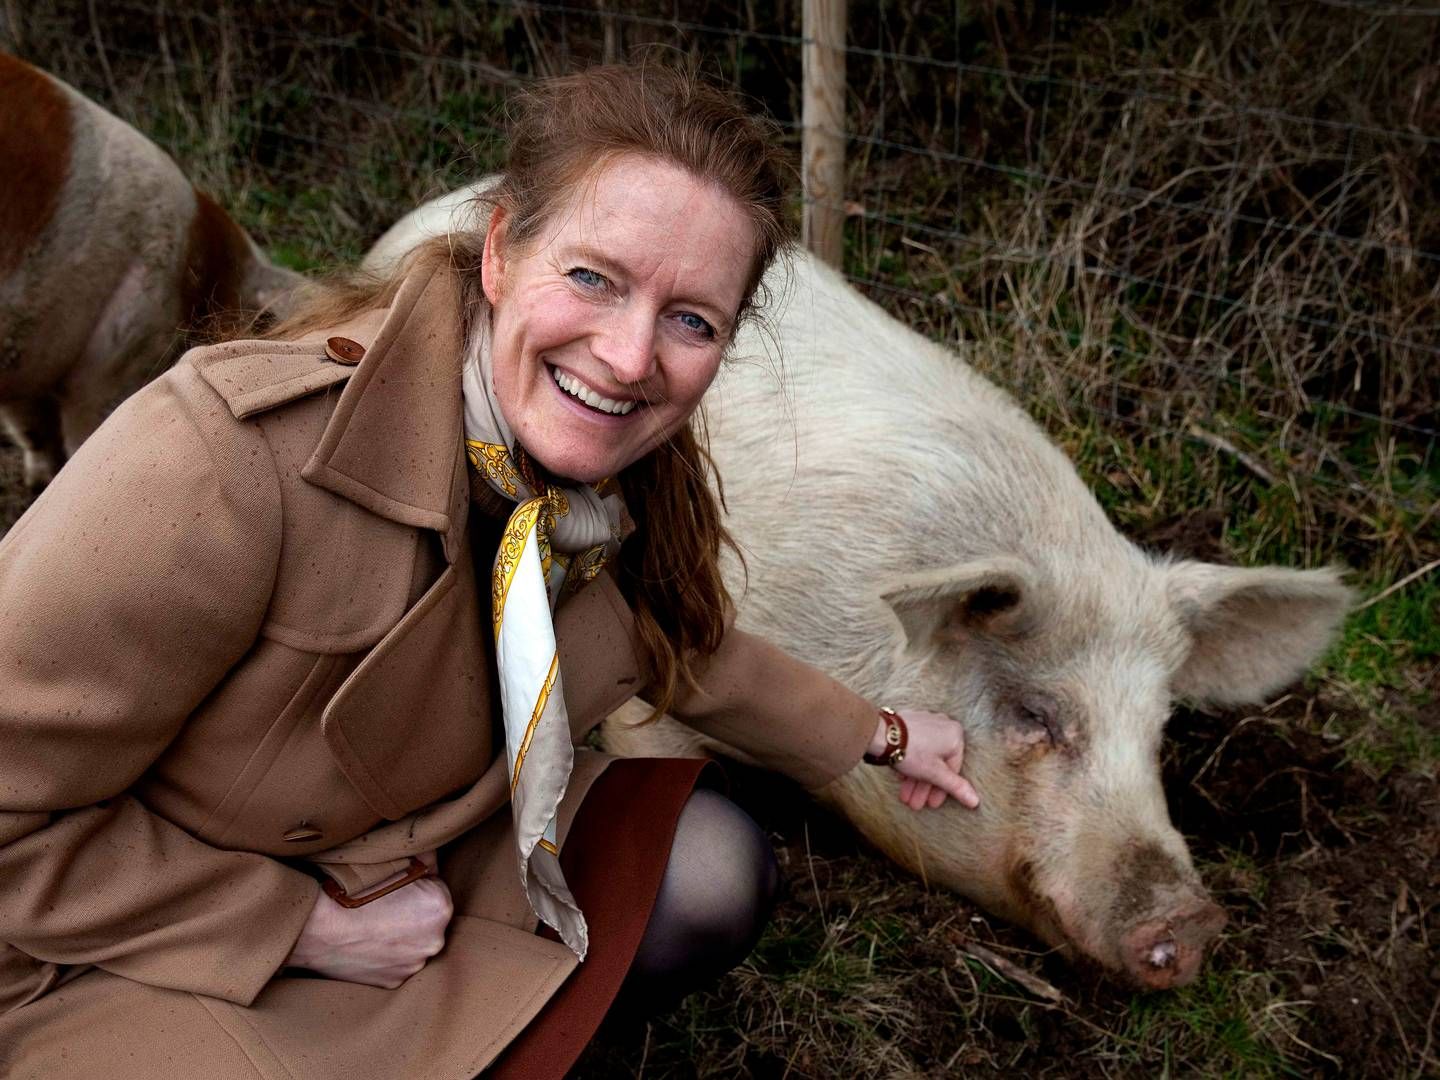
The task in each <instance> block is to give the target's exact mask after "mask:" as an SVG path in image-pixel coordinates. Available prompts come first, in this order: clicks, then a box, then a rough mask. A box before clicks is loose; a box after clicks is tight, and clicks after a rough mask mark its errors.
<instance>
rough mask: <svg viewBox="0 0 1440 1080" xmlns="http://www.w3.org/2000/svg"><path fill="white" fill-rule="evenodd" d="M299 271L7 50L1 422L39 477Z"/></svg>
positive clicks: (159, 159) (1, 57) (152, 152)
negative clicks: (223, 324) (214, 324)
mask: <svg viewBox="0 0 1440 1080" xmlns="http://www.w3.org/2000/svg"><path fill="white" fill-rule="evenodd" d="M299 280H300V278H299V275H297V274H294V273H292V272H291V271H289V270H283V269H280V268H278V267H275V266H272V265H271V264H270V263H269V262H268V261H267V260H266V259H265V257H264V256H263V255H262V254H261V253H260V251H259V249H258V248H257V247H256V246H255V244H254V242H253V241H252V240H251V239H250V237H249V236H247V235H246V234H245V232H244V230H242V229H241V228H240V227H239V226H238V225H236V224H235V222H234V221H232V220H231V219H230V217H229V216H228V215H227V214H226V213H225V211H224V210H222V209H221V208H220V207H219V206H218V205H217V204H216V203H215V201H214V200H213V199H211V198H210V197H209V196H207V195H205V194H203V193H201V192H199V191H196V190H195V188H193V187H192V186H191V184H190V182H189V181H188V180H186V179H185V177H184V175H183V174H182V173H181V172H180V169H179V168H178V167H177V166H176V164H175V162H174V161H172V160H171V159H170V158H169V157H168V156H167V155H166V154H165V153H164V151H162V150H161V149H160V148H159V147H158V146H156V145H155V144H154V143H152V142H151V141H150V140H149V139H147V138H145V136H143V135H141V134H140V132H138V131H136V130H135V129H134V128H132V127H131V126H130V125H129V124H126V123H125V122H124V121H123V120H120V119H119V118H118V117H116V116H113V115H112V114H110V113H108V112H106V111H105V110H104V109H102V108H101V107H100V106H98V105H96V104H95V103H94V102H92V101H90V100H88V99H86V98H85V97H83V96H81V95H80V94H79V93H77V92H76V91H75V90H73V89H71V88H70V87H69V86H66V85H65V84H64V83H62V82H60V81H59V80H58V79H54V78H52V77H51V76H49V75H47V74H45V73H44V72H42V71H40V70H39V69H37V68H34V67H32V66H30V65H29V64H26V63H24V62H23V61H21V60H17V59H16V58H14V57H13V56H7V55H5V54H3V53H0V422H3V423H4V425H5V427H6V428H7V429H8V431H9V433H10V435H11V436H12V437H13V438H14V439H15V441H16V442H18V443H19V444H20V447H21V449H22V450H23V451H24V454H25V480H26V482H27V483H28V484H29V485H30V486H31V487H32V488H38V487H42V486H44V485H45V484H46V483H48V482H49V480H50V479H51V477H53V476H54V475H55V473H56V471H57V470H59V468H60V466H61V465H62V464H63V463H64V461H65V458H66V457H67V456H68V455H69V454H70V453H73V452H74V450H75V449H76V447H78V446H79V445H80V443H81V442H83V441H84V440H85V438H86V437H87V436H88V435H89V434H90V433H91V432H92V431H94V430H95V428H96V427H97V426H98V425H99V423H100V421H101V420H103V419H104V418H105V415H106V413H107V412H108V411H109V409H110V408H111V407H112V406H113V405H114V404H115V403H116V402H118V401H119V400H120V399H121V398H123V397H125V396H126V395H128V394H129V393H130V392H131V391H133V390H135V389H137V388H138V387H139V386H140V385H141V384H142V383H143V382H145V381H146V380H147V379H150V378H152V377H153V376H155V375H156V374H158V373H159V372H160V371H161V370H162V369H163V368H164V367H165V366H166V365H167V364H169V363H170V362H171V361H172V360H173V359H174V358H175V356H176V355H178V353H179V352H180V350H181V348H182V347H183V345H184V344H185V341H184V338H183V333H182V332H183V331H186V330H192V329H195V328H197V327H198V326H200V325H201V324H202V323H203V321H204V320H205V319H206V318H207V317H208V316H210V315H212V314H214V313H215V312H217V311H222V310H232V309H247V310H259V309H261V308H264V307H267V306H269V305H272V304H273V303H274V302H275V301H276V300H277V299H278V298H279V297H281V296H282V295H283V294H284V293H285V292H287V291H288V290H289V289H290V288H292V287H293V286H294V285H295V284H297V283H298V282H299Z"/></svg>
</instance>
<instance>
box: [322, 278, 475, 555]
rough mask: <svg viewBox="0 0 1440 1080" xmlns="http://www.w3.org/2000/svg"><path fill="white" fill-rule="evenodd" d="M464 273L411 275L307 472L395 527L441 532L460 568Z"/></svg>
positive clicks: (464, 506)
mask: <svg viewBox="0 0 1440 1080" xmlns="http://www.w3.org/2000/svg"><path fill="white" fill-rule="evenodd" d="M461 316H462V300H461V295H460V287H459V280H458V278H457V276H456V275H455V274H454V273H453V272H451V271H450V270H448V269H446V268H443V267H441V268H435V267H431V268H422V269H417V270H415V271H412V272H411V273H410V275H409V276H407V277H406V278H405V280H404V282H403V283H402V284H401V286H400V290H399V292H397V293H396V295H395V300H394V302H393V303H392V304H391V306H390V309H389V312H388V313H387V314H386V316H385V319H384V322H383V323H382V324H381V325H380V328H379V330H378V331H377V332H376V334H375V337H374V340H373V341H372V342H371V343H370V345H369V347H368V348H367V349H366V351H365V357H364V359H363V360H361V362H360V364H359V366H357V367H356V368H355V370H354V372H353V374H351V376H350V378H349V380H348V382H347V383H346V385H345V389H344V391H343V392H342V393H341V395H340V400H339V402H338V403H337V404H336V406H335V411H334V413H333V414H332V415H331V417H330V420H329V422H328V423H327V424H326V426H325V431H324V434H323V435H322V436H321V438H320V442H319V445H318V446H316V448H315V452H314V453H313V454H312V455H311V456H310V460H309V461H308V462H306V464H305V467H304V468H303V469H302V470H301V473H300V475H301V476H302V477H304V479H305V480H307V481H309V482H310V483H312V484H314V485H315V486H316V487H320V488H324V489H325V490H327V491H331V492H334V493H335V494H336V495H340V496H343V497H344V498H346V499H349V500H350V501H352V502H354V503H357V504H359V505H360V506H363V507H364V508H365V509H367V510H369V511H371V512H372V513H375V514H378V515H380V516H381V517H384V518H388V519H389V520H391V521H397V522H400V523H402V524H406V525H413V526H417V527H419V528H424V529H434V530H435V531H437V532H439V533H440V534H441V535H442V536H443V538H444V546H445V557H446V559H447V560H448V561H450V562H454V561H455V557H456V554H457V552H458V550H459V546H460V541H461V537H462V535H463V533H464V526H465V521H466V516H467V513H468V508H469V500H470V485H469V479H468V476H467V472H468V469H467V465H466V460H465V448H464V440H463V437H462V424H461V414H462V405H461V399H460V363H461V357H462V352H463V350H464V334H463V329H462V325H461Z"/></svg>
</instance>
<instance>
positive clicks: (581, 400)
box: [546, 364, 640, 420]
mask: <svg viewBox="0 0 1440 1080" xmlns="http://www.w3.org/2000/svg"><path fill="white" fill-rule="evenodd" d="M546 368H547V369H548V370H549V372H550V376H551V378H552V379H553V380H554V382H555V388H556V389H557V390H559V391H560V392H561V393H562V394H564V395H565V396H566V397H567V398H568V399H569V400H570V401H571V402H573V403H574V404H577V405H579V406H580V407H581V408H582V409H584V410H585V415H587V416H588V415H593V416H594V417H595V418H596V419H597V420H601V419H604V420H618V419H621V418H622V417H626V416H629V415H630V414H631V413H633V412H634V411H635V409H636V407H637V406H638V405H639V404H640V402H638V401H636V400H635V399H634V398H623V397H621V398H611V397H606V396H605V395H604V394H602V393H600V392H599V391H598V390H596V389H595V388H594V387H592V386H589V385H587V384H586V383H585V381H584V380H583V379H580V378H577V377H576V376H574V375H571V374H569V373H568V372H565V371H562V370H561V369H560V368H558V367H554V366H552V365H549V364H547V365H546Z"/></svg>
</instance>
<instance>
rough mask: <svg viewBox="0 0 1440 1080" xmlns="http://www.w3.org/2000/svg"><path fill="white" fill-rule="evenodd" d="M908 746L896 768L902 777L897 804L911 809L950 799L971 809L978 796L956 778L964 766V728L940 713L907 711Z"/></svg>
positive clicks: (967, 782)
mask: <svg viewBox="0 0 1440 1080" xmlns="http://www.w3.org/2000/svg"><path fill="white" fill-rule="evenodd" d="M902 715H903V716H904V719H905V722H906V725H907V726H908V727H909V730H910V746H909V749H908V750H907V753H906V756H905V759H904V761H903V762H901V763H900V764H899V765H898V766H897V769H898V770H899V771H900V773H901V774H902V779H901V781H900V801H901V802H903V803H904V804H905V805H906V806H908V807H910V808H911V809H912V810H922V809H924V808H926V807H929V808H931V809H936V808H938V807H940V806H943V805H944V803H945V800H946V799H947V798H953V799H955V800H956V801H957V802H959V803H960V804H961V805H962V806H967V807H970V808H971V809H974V808H975V807H976V806H979V805H980V796H979V795H978V794H977V793H976V791H975V787H974V785H972V784H971V783H970V781H969V780H966V779H965V778H964V777H963V776H961V775H960V770H961V767H962V766H963V765H964V764H965V729H964V728H963V727H961V725H960V724H959V723H958V722H957V721H955V720H953V719H951V718H950V717H948V716H945V715H944V714H942V713H927V712H920V711H918V710H916V711H909V710H907V711H906V712H905V713H904V714H902Z"/></svg>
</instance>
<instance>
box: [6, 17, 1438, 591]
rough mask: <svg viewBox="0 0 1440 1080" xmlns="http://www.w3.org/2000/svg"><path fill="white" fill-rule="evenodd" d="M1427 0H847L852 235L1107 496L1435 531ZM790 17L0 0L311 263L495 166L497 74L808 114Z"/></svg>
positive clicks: (10, 25)
mask: <svg viewBox="0 0 1440 1080" xmlns="http://www.w3.org/2000/svg"><path fill="white" fill-rule="evenodd" d="M1436 16H1437V10H1436V9H1435V8H1434V7H1433V6H1427V5H1425V4H1421V3H1416V4H1405V3H1386V4H1380V3H1376V4H1370V3H1360V2H1353V3H1351V2H1341V0H1323V2H1321V0H1317V2H1310V3H1278V2H1277V3H1269V4H1265V3H1261V4H1255V3H1245V2H1242V0H1221V2H1216V3H1210V4H1200V5H1194V4H1187V5H1181V4H1179V3H1173V2H1165V0H1152V2H1149V3H1141V4H1121V3H1112V4H1108V5H1098V6H1097V5H1088V4H1079V3H1075V2H1073V0H993V2H990V3H984V4H974V3H969V2H962V0H952V2H950V3H927V2H921V0H909V2H896V0H873V2H869V3H865V4H859V3H856V4H853V5H852V6H851V9H850V16H849V20H850V30H849V44H848V47H847V50H846V61H847V68H848V96H847V132H846V136H847V146H848V162H847V181H846V194H845V199H844V201H843V207H842V208H843V210H844V213H845V214H846V217H847V230H846V247H845V270H846V272H847V274H848V275H849V276H850V277H851V279H852V280H853V281H854V282H855V283H856V284H857V286H858V287H860V288H861V289H862V290H864V291H865V292H867V293H868V294H869V295H870V296H871V297H872V298H873V299H875V300H876V301H877V302H879V303H880V304H882V305H883V306H885V307H886V308H887V309H889V310H890V311H891V312H892V313H894V314H895V315H896V316H897V317H899V318H900V319H902V320H903V321H905V322H906V323H908V324H910V325H912V326H915V327H916V328H917V329H920V330H921V331H922V332H925V333H927V334H930V335H932V336H935V337H938V338H940V339H942V340H945V341H947V342H949V343H951V344H954V345H956V346H958V347H959V348H960V349H961V350H962V352H963V353H964V355H965V357H966V359H967V360H969V361H970V362H971V363H974V364H976V365H977V366H978V367H980V368H981V369H982V370H984V371H985V372H986V373H987V374H988V375H990V376H991V377H993V378H995V379H996V380H998V381H1000V382H1001V383H1003V384H1005V385H1007V386H1009V387H1010V388H1012V389H1013V390H1015V392H1016V393H1017V394H1018V395H1019V396H1020V398H1021V399H1022V401H1024V402H1025V403H1026V405H1027V406H1028V407H1030V408H1031V410H1032V411H1033V412H1036V413H1037V414H1038V415H1040V416H1041V418H1042V420H1044V421H1045V422H1046V423H1047V424H1048V425H1049V427H1050V429H1051V431H1052V432H1053V433H1055V434H1056V435H1057V437H1059V438H1060V439H1061V440H1062V441H1063V442H1064V443H1065V444H1066V446H1067V448H1068V449H1069V450H1070V451H1071V452H1072V453H1073V454H1074V455H1075V456H1076V457H1077V459H1079V461H1080V463H1081V466H1082V468H1083V469H1085V470H1086V471H1087V475H1089V476H1090V477H1091V478H1092V480H1093V481H1094V482H1096V483H1097V485H1098V486H1099V487H1100V488H1102V489H1104V490H1102V491H1101V495H1102V499H1105V500H1106V501H1107V502H1109V503H1110V504H1111V505H1112V506H1120V505H1123V504H1132V505H1133V504H1137V502H1138V503H1142V504H1143V503H1144V502H1145V501H1147V500H1149V501H1151V502H1162V501H1163V500H1164V494H1163V493H1164V491H1165V490H1166V489H1167V487H1174V486H1175V485H1177V484H1181V483H1182V482H1191V483H1193V484H1195V485H1197V486H1200V487H1208V489H1210V490H1212V491H1213V493H1214V494H1213V498H1214V500H1215V501H1216V502H1217V503H1223V502H1225V501H1227V500H1232V501H1235V502H1236V503H1237V504H1238V505H1239V506H1240V507H1241V509H1242V510H1243V511H1244V512H1246V513H1248V514H1250V515H1251V516H1255V515H1256V513H1257V512H1261V513H1259V516H1260V517H1261V518H1262V519H1265V518H1266V515H1265V514H1264V513H1263V511H1264V510H1265V509H1266V507H1267V506H1270V505H1272V504H1280V503H1284V504H1285V505H1286V506H1287V507H1288V510H1287V511H1286V515H1288V516H1286V515H1280V514H1278V511H1277V513H1276V514H1275V515H1271V517H1270V518H1269V519H1268V520H1273V521H1276V522H1278V521H1280V520H1281V519H1282V518H1284V520H1286V521H1291V522H1293V523H1294V524H1292V525H1286V526H1283V527H1282V526H1281V525H1278V524H1277V525H1275V530H1276V535H1273V536H1266V535H1256V536H1252V537H1249V538H1247V539H1246V540H1245V545H1246V549H1247V550H1248V551H1250V552H1251V553H1253V554H1257V555H1258V554H1263V553H1264V552H1265V551H1266V550H1267V544H1270V543H1272V542H1273V543H1276V544H1286V545H1289V547H1288V549H1287V550H1289V551H1293V550H1294V549H1295V548H1296V547H1297V546H1298V547H1300V548H1302V549H1303V551H1304V553H1305V555H1306V557H1309V558H1315V559H1319V558H1324V557H1328V556H1330V555H1333V554H1337V553H1338V554H1340V555H1341V556H1342V557H1346V558H1350V559H1351V560H1352V561H1357V562H1365V561H1367V560H1369V559H1371V557H1372V555H1373V552H1374V550H1375V549H1376V547H1377V545H1378V547H1379V548H1381V549H1383V550H1384V551H1385V552H1386V559H1387V563H1386V566H1385V567H1384V568H1382V571H1383V572H1382V576H1383V573H1389V572H1392V571H1398V570H1399V569H1401V568H1403V567H1404V566H1406V565H1409V564H1414V563H1416V561H1417V560H1421V559H1422V558H1424V557H1433V556H1434V554H1435V553H1436V551H1437V549H1440V521H1437V514H1436V509H1435V508H1436V499H1437V496H1440V479H1437V477H1440V452H1437V441H1440V414H1437V404H1440V314H1437V313H1440V303H1437V301H1440V168H1437V165H1440V151H1437V147H1440V18H1437V17H1436ZM804 44H805V38H804V35H803V33H802V28H801V21H800V8H799V5H798V3H796V2H794V0H785V2H781V3H777V4H775V5H772V6H769V7H765V6H762V5H758V4H756V3H754V2H753V0H723V2H709V0H700V2H695V3H686V4H680V3H678V2H668V3H667V2H660V0H596V2H595V3H593V4H580V3H575V4H564V3H548V2H537V0H490V2H485V3H477V4H473V5H467V6H453V7H447V6H440V5H437V4H420V3H416V4H411V5H386V4H380V3H373V4H368V5H360V4H353V5H336V6H332V7H326V6H317V5H313V4H312V5H301V4H288V3H282V4H275V5H268V6H267V8H266V9H265V10H264V11H263V12H260V11H258V10H252V9H249V8H245V7H237V6H234V5H232V4H229V3H226V2H224V0H221V2H217V3H212V4H204V5H201V4H195V3H192V2H189V0H182V2H176V0H120V2H115V3H106V4H103V5H102V4H97V3H95V2H94V0H89V2H88V3H77V2H54V3H49V4H45V3H40V4H32V5H28V6H26V7H25V8H24V9H23V10H22V9H21V7H20V5H19V4H18V3H16V2H15V0H10V2H9V3H8V4H5V5H4V6H3V15H0V46H3V47H5V48H7V49H10V50H12V51H15V52H18V53H19V54H20V55H22V56H24V57H25V58H27V59H30V60H32V61H34V62H36V63H37V64H39V65H41V66H42V67H45V68H47V69H48V70H51V71H53V72H54V73H56V74H57V75H59V76H61V77H62V78H65V79H67V80H68V81H70V82H71V83H72V84H74V85H76V86H77V88H79V89H80V90H81V91H82V92H84V93H86V94H87V95H89V96H91V97H92V98H94V99H95V100H98V101H100V102H101V103H102V104H104V105H106V106H107V107H109V108H111V109H112V110H113V111H115V112H117V113H119V114H120V115H121V116H122V117H124V118H125V119H127V120H129V121H131V122H132V123H134V124H135V125H136V126H137V127H139V128H140V129H141V130H143V131H145V132H146V133H147V134H149V135H151V137H153V138H154V139H156V141H157V142H159V143H160V144H161V145H162V146H164V147H165V148H166V149H167V150H169V151H170V152H171V153H172V154H173V155H174V156H175V157H176V158H177V159H178V160H179V161H180V162H181V164H182V167H184V168H185V169H186V170H187V171H188V172H189V173H190V174H191V175H192V177H194V178H195V179H196V181H197V182H198V183H199V184H200V185H201V186H202V187H206V188H208V189H210V190H212V191H213V192H215V193H216V194H217V195H219V196H220V197H221V198H222V201H225V202H226V203H227V204H228V205H229V206H231V207H232V208H233V209H234V210H235V212H236V213H237V216H239V217H240V218H241V220H242V221H243V222H244V223H245V224H246V225H247V226H249V227H251V228H252V229H253V230H254V231H255V232H256V233H257V235H259V236H260V237H261V238H262V239H263V240H264V241H266V242H267V243H268V245H269V246H270V248H271V249H272V250H278V251H279V252H280V254H281V257H282V258H286V259H288V260H289V261H291V262H293V263H297V264H299V265H302V266H305V267H320V266H325V265H343V264H345V263H346V262H349V261H353V260H354V259H355V258H356V257H358V255H359V254H360V253H362V252H363V250H364V248H365V246H366V245H367V244H368V243H369V242H371V241H373V239H374V238H375V237H376V236H378V234H379V233H380V232H381V231H383V229H384V228H385V227H386V226H387V225H388V224H389V223H390V222H391V221H393V220H394V219H395V218H397V217H399V216H400V215H401V214H403V213H404V212H406V211H408V210H409V209H411V208H412V207H413V206H414V205H417V204H418V202H420V201H422V200H423V199H425V198H427V197H431V196H433V195H435V194H438V193H440V192H441V191H443V190H447V189H449V188H451V187H453V186H456V185H458V184H459V183H461V182H463V181H465V180H467V179H471V178H473V177H474V176H476V175H477V174H479V173H482V172H484V171H486V170H487V169H489V168H492V167H493V166H494V165H495V163H496V162H497V161H498V160H499V156H498V155H499V153H500V151H501V149H502V148H501V146H500V145H499V137H498V134H497V129H496V114H497V110H498V109H500V108H501V107H502V106H503V101H504V97H505V93H506V90H507V88H508V87H510V86H512V85H514V84H515V83H517V82H519V81H522V80H525V79H528V78H531V77H534V76H536V75H543V74H547V73H552V72H556V71H561V70H565V69H567V68H570V67H573V66H575V65H577V64H582V63H588V62H593V61H600V60H609V59H617V58H622V57H625V56H627V55H633V54H634V52H635V50H637V49H643V48H648V49H650V50H658V51H660V52H662V53H668V54H672V55H683V56H687V57H689V56H693V57H696V58H698V59H699V60H700V61H701V62H702V64H703V65H704V66H705V67H706V68H707V69H708V70H709V71H710V72H711V73H712V74H714V75H715V76H716V77H717V78H719V79H721V80H723V81H725V82H727V83H729V84H730V85H733V86H734V87H735V88H737V89H738V90H740V91H742V92H743V93H745V94H747V95H749V96H750V97H752V98H753V99H755V101H756V102H757V103H758V105H759V106H761V107H763V108H765V109H766V110H768V111H769V112H770V113H771V114H772V115H773V116H774V117H775V118H776V119H777V120H778V122H779V123H780V124H781V126H782V129H783V130H784V131H786V133H787V137H789V138H792V139H794V140H795V142H796V144H797V146H798V143H799V137H800V124H799V116H800V98H801V84H800V80H801V67H802V65H801V50H802V48H803V46H804ZM1182 450H1183V453H1182V452H1181V451H1182ZM1187 470H1188V471H1189V473H1197V472H1198V474H1199V475H1198V477H1197V476H1188V478H1187ZM1262 532H1263V530H1262ZM1362 549H1363V551H1362Z"/></svg>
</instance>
